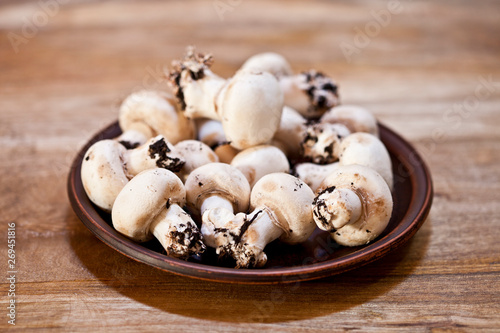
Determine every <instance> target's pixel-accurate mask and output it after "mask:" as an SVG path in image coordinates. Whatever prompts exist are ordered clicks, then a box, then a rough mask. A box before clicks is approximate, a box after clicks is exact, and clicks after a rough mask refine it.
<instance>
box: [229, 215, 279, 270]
mask: <svg viewBox="0 0 500 333" xmlns="http://www.w3.org/2000/svg"><path fill="white" fill-rule="evenodd" d="M238 215H243V214H238ZM245 224H248V227H246V231H245V230H244V229H245ZM277 225H279V224H278V222H277V221H276V217H275V216H274V214H273V213H272V212H271V211H270V210H268V209H266V208H260V209H259V208H257V209H255V210H254V211H253V212H252V213H250V214H249V215H247V216H246V217H245V219H244V224H243V225H242V227H241V229H240V234H239V238H238V239H239V240H240V241H239V244H235V245H237V246H236V247H235V248H234V250H233V258H234V259H235V260H236V267H262V266H264V265H265V264H266V262H267V255H266V254H265V253H264V248H265V247H266V245H267V244H269V243H271V242H272V241H274V240H275V239H278V238H279V237H280V236H281V235H283V233H284V231H283V229H281V228H280V227H278V226H277Z"/></svg>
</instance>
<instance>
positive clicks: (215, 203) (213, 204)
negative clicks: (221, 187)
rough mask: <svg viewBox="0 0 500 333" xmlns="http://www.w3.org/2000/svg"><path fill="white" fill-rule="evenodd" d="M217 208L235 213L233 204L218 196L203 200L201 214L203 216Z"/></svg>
mask: <svg viewBox="0 0 500 333" xmlns="http://www.w3.org/2000/svg"><path fill="white" fill-rule="evenodd" d="M217 207H220V208H224V209H227V210H228V211H229V212H231V214H232V213H233V204H232V203H231V201H229V200H227V199H225V198H223V197H220V196H218V195H212V196H210V197H208V198H206V199H205V200H203V203H202V204H201V208H200V214H201V215H203V213H205V211H206V210H208V209H213V208H217Z"/></svg>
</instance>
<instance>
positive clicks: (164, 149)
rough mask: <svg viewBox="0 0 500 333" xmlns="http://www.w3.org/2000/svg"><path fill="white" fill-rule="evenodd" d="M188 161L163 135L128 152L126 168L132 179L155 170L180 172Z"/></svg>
mask: <svg viewBox="0 0 500 333" xmlns="http://www.w3.org/2000/svg"><path fill="white" fill-rule="evenodd" d="M185 163H186V161H185V160H184V159H183V158H182V156H181V155H180V154H179V153H178V152H177V151H176V150H175V148H174V146H173V145H172V144H171V143H170V142H168V141H167V140H166V139H165V138H164V137H163V136H162V135H158V136H156V137H154V138H151V139H149V140H148V141H147V142H146V143H145V144H143V145H142V146H140V147H137V148H135V149H131V150H128V151H127V154H126V157H125V167H126V171H127V173H128V175H129V177H130V178H132V177H134V176H135V175H137V174H138V173H140V172H142V171H144V170H148V169H154V168H164V169H168V170H170V171H172V172H179V171H180V170H181V169H182V167H183V166H184V164H185Z"/></svg>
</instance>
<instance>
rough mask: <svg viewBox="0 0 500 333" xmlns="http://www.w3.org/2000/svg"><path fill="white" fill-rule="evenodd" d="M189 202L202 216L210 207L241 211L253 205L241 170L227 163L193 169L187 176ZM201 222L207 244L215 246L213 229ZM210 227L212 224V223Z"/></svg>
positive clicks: (194, 210) (211, 164)
mask: <svg viewBox="0 0 500 333" xmlns="http://www.w3.org/2000/svg"><path fill="white" fill-rule="evenodd" d="M185 186H186V191H187V205H188V207H189V208H190V209H191V211H192V212H193V213H194V214H198V213H199V215H200V216H202V215H203V213H204V212H205V211H207V210H209V209H215V208H218V207H220V208H223V209H224V210H226V211H227V212H228V213H229V214H233V213H234V212H242V211H246V210H247V209H248V206H249V204H250V185H249V184H248V181H247V179H246V178H245V176H244V175H243V174H242V173H241V171H240V170H238V169H236V168H235V167H232V166H231V165H229V164H225V163H209V164H205V165H203V166H201V167H199V168H197V169H195V170H194V171H192V172H191V173H190V174H189V176H188V178H187V179H186V183H185ZM206 227H207V226H206V225H202V227H201V232H202V233H203V235H204V237H205V240H206V244H207V245H208V246H210V247H214V248H215V247H216V240H215V239H214V237H213V230H207V229H206ZM210 227H211V226H210Z"/></svg>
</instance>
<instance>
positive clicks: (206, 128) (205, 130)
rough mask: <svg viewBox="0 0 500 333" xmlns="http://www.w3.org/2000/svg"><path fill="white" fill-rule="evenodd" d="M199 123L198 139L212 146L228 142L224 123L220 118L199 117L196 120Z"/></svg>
mask: <svg viewBox="0 0 500 333" xmlns="http://www.w3.org/2000/svg"><path fill="white" fill-rule="evenodd" d="M195 122H196V125H197V135H196V136H197V139H198V140H199V141H201V142H203V143H204V144H207V145H208V146H210V147H211V148H213V147H215V146H217V145H219V144H221V143H222V142H227V139H226V135H225V134H224V129H223V128H222V123H221V122H220V121H218V120H214V119H208V118H198V119H196V120H195Z"/></svg>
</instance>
